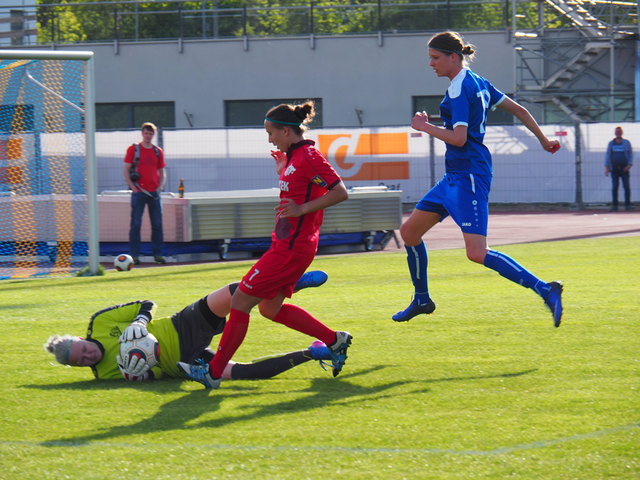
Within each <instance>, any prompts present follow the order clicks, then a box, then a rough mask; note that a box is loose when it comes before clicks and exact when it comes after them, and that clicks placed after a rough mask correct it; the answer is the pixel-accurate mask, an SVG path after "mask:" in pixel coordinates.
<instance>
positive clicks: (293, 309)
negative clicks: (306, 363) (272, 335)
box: [225, 303, 336, 345]
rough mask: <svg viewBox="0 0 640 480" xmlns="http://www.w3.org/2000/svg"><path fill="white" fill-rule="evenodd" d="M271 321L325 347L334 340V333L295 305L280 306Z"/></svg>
mask: <svg viewBox="0 0 640 480" xmlns="http://www.w3.org/2000/svg"><path fill="white" fill-rule="evenodd" d="M272 320H273V321H274V322H278V323H281V324H283V325H286V326H287V327H289V328H292V329H294V330H296V331H298V332H301V333H305V334H307V335H309V336H310V337H313V338H317V339H318V340H321V341H323V342H324V343H326V344H327V345H331V344H332V343H333V342H334V341H335V339H336V332H334V331H333V330H331V329H330V328H329V327H327V326H326V325H325V324H324V323H322V322H321V321H320V320H318V319H317V318H316V317H314V316H313V315H311V314H310V313H309V312H307V311H306V310H305V309H304V308H302V307H299V306H297V305H292V304H290V303H287V304H284V305H282V307H281V308H280V311H279V312H278V314H277V315H276V316H275V318H273V319H272ZM225 330H226V328H225Z"/></svg>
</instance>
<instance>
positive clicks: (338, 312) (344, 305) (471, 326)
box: [0, 237, 640, 480]
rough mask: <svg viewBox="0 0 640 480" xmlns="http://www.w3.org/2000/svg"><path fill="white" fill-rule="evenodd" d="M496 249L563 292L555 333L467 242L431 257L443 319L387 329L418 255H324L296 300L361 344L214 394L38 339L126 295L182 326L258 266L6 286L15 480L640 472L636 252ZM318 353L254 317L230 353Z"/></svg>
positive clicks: (622, 246)
mask: <svg viewBox="0 0 640 480" xmlns="http://www.w3.org/2000/svg"><path fill="white" fill-rule="evenodd" d="M500 250H502V251H504V252H505V253H508V254H510V255H512V256H513V257H514V258H516V259H518V260H519V261H520V262H521V263H523V264H524V265H526V266H527V267H528V268H530V269H531V270H532V271H533V272H534V273H536V274H538V275H539V276H541V277H542V278H544V279H546V280H554V279H561V280H563V282H564V283H565V286H566V288H565V295H564V305H565V315H564V321H563V324H562V326H561V327H560V328H559V329H556V328H554V327H553V322H552V319H551V315H550V313H549V312H548V310H547V309H546V307H544V305H543V303H542V301H541V300H540V298H538V297H537V296H536V295H535V294H534V293H533V292H532V291H530V290H525V289H523V288H522V287H519V286H517V285H515V284H512V283H510V282H508V281H507V280H505V279H503V278H501V277H499V276H498V275H497V274H495V273H493V272H491V271H489V270H487V269H485V268H483V267H480V266H478V265H475V264H472V263H471V262H469V261H467V260H466V258H465V255H464V252H462V251H460V250H451V251H435V252H432V253H430V257H429V260H430V289H431V292H432V295H433V298H434V299H435V301H436V303H437V305H438V308H437V310H436V312H435V313H434V314H433V315H431V316H430V317H429V318H427V317H425V316H422V317H421V318H417V319H415V320H412V321H411V322H409V323H407V324H396V323H394V322H393V321H391V319H390V317H391V315H392V314H393V313H395V312H396V311H397V310H399V309H401V308H404V307H405V306H406V304H407V303H408V301H409V300H410V296H411V290H412V289H411V288H410V283H409V280H408V274H407V269H406V260H405V255H404V254H391V253H367V254H357V255H339V256H326V257H319V258H317V259H316V261H315V262H314V264H313V268H319V269H323V270H325V271H327V272H328V273H329V282H328V283H327V284H326V285H325V286H323V287H322V288H320V289H318V290H316V291H310V290H307V291H304V292H301V293H300V294H298V295H297V296H296V297H295V300H296V303H298V304H299V305H301V306H303V307H305V308H307V309H308V310H310V311H311V312H313V313H314V314H316V315H317V316H318V317H319V318H320V319H322V320H323V321H324V322H326V323H327V324H328V325H329V326H330V327H333V328H336V329H345V330H349V331H350V332H351V333H352V334H353V336H354V342H353V346H352V348H351V349H350V350H349V359H348V361H347V364H346V366H345V367H344V370H343V372H342V374H341V375H340V376H339V377H337V378H335V379H334V378H333V377H332V376H331V374H330V372H326V371H323V370H321V369H320V368H319V367H318V365H317V364H316V363H315V362H313V363H308V364H305V365H302V366H300V367H297V368H295V369H293V370H291V371H289V372H286V373H285V374H283V375H281V376H279V377H276V378H274V379H271V380H266V381H236V382H223V384H222V386H221V388H220V389H219V390H215V391H207V390H205V389H204V388H203V387H202V386H201V385H200V384H197V383H192V382H181V381H179V380H166V381H156V382H150V383H148V384H144V385H134V386H131V385H129V384H127V383H125V382H124V381H122V382H120V381H111V382H97V381H95V380H92V375H91V372H90V371H89V370H88V369H79V368H68V367H63V366H54V365H52V363H51V362H52V361H53V359H52V358H50V357H51V356H50V355H49V354H47V353H45V352H44V350H43V348H42V344H43V343H44V342H45V340H46V339H47V338H48V336H49V335H51V334H54V333H72V334H80V335H82V334H84V332H85V331H86V325H87V322H88V318H89V316H90V315H91V314H92V313H93V312H95V311H96V310H99V309H101V308H103V307H105V306H108V305H111V304H114V303H120V302H125V301H130V300H135V299H142V298H151V299H153V300H155V301H156V302H157V303H158V304H159V311H158V313H159V314H160V315H168V314H171V313H173V312H174V311H177V310H178V309H179V308H181V307H183V306H184V305H186V304H188V303H190V302H191V301H193V300H195V299H197V298H199V297H200V296H203V295H205V294H206V293H208V292H209V291H210V290H212V289H214V288H218V287H219V286H221V285H223V284H224V283H226V282H229V281H234V280H237V279H238V278H239V277H240V276H241V275H242V274H244V273H245V272H246V270H247V269H248V266H249V265H250V263H248V262H228V263H211V264H209V265H200V266H186V267H163V268H152V269H151V268H150V269H142V268H137V269H134V270H133V271H131V272H120V273H117V272H114V271H109V272H107V274H106V275H105V276H103V277H94V278H66V279H52V280H30V281H3V282H2V283H0V311H1V313H2V323H1V326H2V336H1V337H0V359H1V360H2V365H3V370H2V382H1V387H0V398H1V399H2V400H1V401H2V403H3V408H2V409H1V414H0V424H1V425H2V428H1V430H0V478H3V479H5V478H6V479H13V478H16V479H18V478H19V479H24V478H33V479H36V478H37V479H43V478H45V479H49V478H82V479H93V478H100V479H102V478H104V479H107V478H132V477H133V478H154V479H164V478H167V479H168V478H171V479H191V478H207V479H216V478H238V479H306V478H309V479H314V480H316V479H322V478H331V479H345V480H346V479H367V480H370V479H401V478H407V479H423V478H424V479H427V478H433V479H475V478H482V479H503V478H518V479H536V480H539V479H554V480H555V479H588V480H593V479H602V478H628V479H636V478H639V477H640V460H639V458H640V408H639V407H640V392H639V388H640V381H639V380H640V375H639V374H640V365H639V362H640V354H639V352H640V334H639V330H638V327H639V325H640V299H639V297H640V280H639V278H640V268H639V267H640V261H639V260H638V259H639V258H640V240H639V239H638V238H637V237H636V238H633V237H630V238H618V239H604V240H580V241H565V242H551V243H540V244H532V245H516V246H507V247H503V248H501V249H500ZM309 343H310V339H308V338H307V337H305V336H303V335H301V334H299V333H297V332H294V331H292V330H289V329H287V328H285V327H283V326H281V325H276V324H273V323H272V322H270V321H268V320H266V319H264V318H262V317H260V315H259V314H257V313H254V314H253V315H252V321H251V325H250V329H249V333H248V335H247V338H246V340H245V343H244V344H243V346H242V347H241V348H240V350H239V351H238V353H237V354H236V356H235V357H234V358H235V359H237V360H239V361H246V360H250V359H252V358H256V357H259V356H263V355H266V354H270V353H275V352H282V351H288V350H294V349H299V348H304V347H306V346H308V345H309ZM214 344H217V340H214Z"/></svg>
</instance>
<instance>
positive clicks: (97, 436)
mask: <svg viewBox="0 0 640 480" xmlns="http://www.w3.org/2000/svg"><path fill="white" fill-rule="evenodd" d="M381 368H384V367H373V368H371V369H368V370H363V371H360V372H356V373H353V374H351V375H344V376H341V377H340V378H339V379H338V380H335V379H331V378H326V377H325V378H317V379H313V380H312V381H311V385H310V386H309V387H308V388H304V389H302V390H299V391H297V392H295V391H290V392H289V393H298V394H300V395H304V396H303V397H301V398H297V399H294V400H286V401H282V402H279V403H276V404H273V405H267V406H261V407H257V411H253V410H254V407H248V406H247V407H242V408H243V409H249V408H250V409H251V410H252V412H250V413H247V414H242V413H241V414H240V415H233V416H226V417H222V418H219V419H216V420H213V421H205V422H198V421H197V419H198V418H199V417H201V416H202V415H205V414H206V415H210V414H211V413H212V412H215V411H216V410H218V409H219V408H220V405H221V403H222V402H223V401H224V400H229V399H234V398H244V397H246V396H247V393H248V392H252V391H255V390H258V389H260V387H259V386H258V385H256V386H254V385H253V384H249V381H246V382H245V381H243V380H235V381H233V382H228V383H226V382H225V383H224V384H223V387H222V388H221V389H219V390H213V391H212V390H206V389H198V390H193V391H189V392H187V393H186V394H185V395H182V396H180V397H179V398H176V399H175V400H172V401H170V402H167V403H165V404H164V405H162V406H161V407H160V409H159V410H158V411H157V412H155V413H154V414H153V415H151V416H150V417H148V418H143V419H142V420H140V421H139V422H137V423H133V424H131V423H127V424H123V425H114V426H112V427H108V428H100V426H99V425H96V426H95V430H94V431H93V433H89V434H86V435H78V436H69V437H62V438H56V439H51V440H47V441H43V442H40V445H42V446H48V447H57V446H77V445H82V444H87V443H91V442H99V441H101V440H108V439H112V438H115V437H130V436H132V435H145V434H149V433H154V432H163V431H171V430H190V429H199V428H203V427H209V428H215V427H219V426H224V425H227V424H232V423H234V422H237V421H244V420H247V419H252V418H260V417H264V416H269V415H291V414H296V413H299V412H304V411H308V410H314V409H316V408H323V407H324V406H326V405H330V404H334V403H341V402H344V401H346V402H350V401H351V400H349V398H353V397H356V396H363V397H364V398H362V399H356V400H354V401H367V400H371V396H372V395H374V396H375V398H383V397H384V396H380V395H377V394H378V393H379V392H382V391H385V390H389V389H391V388H394V387H397V386H400V385H403V384H405V383H408V382H402V381H398V382H391V383H388V384H385V385H377V386H375V387H361V386H358V385H353V384H352V383H349V382H345V381H340V380H343V379H344V378H347V377H355V376H360V375H365V374H368V373H370V372H372V371H375V370H379V369H381ZM259 382H260V383H261V384H262V383H267V382H270V380H260V381H259ZM153 383H164V382H149V384H153ZM171 383H174V382H171ZM78 384H80V385H78ZM124 385H125V386H127V384H124ZM227 385H228V386H227ZM145 386H146V385H144V384H143V385H140V387H136V388H144V387H145ZM77 387H80V388H85V389H94V390H98V389H100V388H102V389H105V388H107V389H112V388H113V387H116V388H117V386H116V385H115V384H114V383H113V382H108V384H107V383H105V382H92V385H89V382H77V383H67V384H64V385H33V386H29V388H44V389H49V388H51V389H54V388H59V389H73V388H77ZM128 388H131V387H128ZM165 391H169V390H165ZM171 391H173V392H175V391H176V390H175V389H173V390H171ZM425 391H426V390H425ZM309 392H310V393H311V395H306V394H307V393H309ZM271 394H272V395H281V393H280V392H272V393H271ZM137 415H138V417H137V418H140V416H139V414H137ZM118 418H125V419H126V418H127V415H126V414H125V413H124V412H123V414H122V415H120V416H119V417H118ZM129 418H131V416H129Z"/></svg>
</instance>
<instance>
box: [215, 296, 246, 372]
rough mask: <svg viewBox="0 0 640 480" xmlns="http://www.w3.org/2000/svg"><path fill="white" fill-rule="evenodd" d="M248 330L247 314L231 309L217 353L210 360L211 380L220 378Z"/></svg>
mask: <svg viewBox="0 0 640 480" xmlns="http://www.w3.org/2000/svg"><path fill="white" fill-rule="evenodd" d="M248 329H249V314H248V313H244V312H241V311H240V310H234V309H231V312H229V320H227V323H226V325H225V326H224V331H223V332H222V338H220V343H219V344H218V351H217V352H216V355H215V357H213V360H211V363H209V365H210V366H211V376H212V377H213V378H220V377H222V372H223V371H224V367H226V366H227V364H228V363H229V360H231V357H233V354H234V353H236V350H238V347H240V345H241V344H242V341H243V340H244V337H245V335H246V334H247V330H248Z"/></svg>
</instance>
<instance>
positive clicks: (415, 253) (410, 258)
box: [404, 242, 429, 303]
mask: <svg viewBox="0 0 640 480" xmlns="http://www.w3.org/2000/svg"><path fill="white" fill-rule="evenodd" d="M404 248H405V249H406V250H407V263H408V264H409V273H410V274H411V281H412V282H413V288H414V289H415V299H416V300H417V301H418V303H425V302H426V301H427V300H429V288H428V287H427V265H428V263H429V260H428V257H427V247H426V246H425V244H424V242H420V243H419V244H418V245H416V246H414V247H409V246H407V245H405V246H404Z"/></svg>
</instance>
